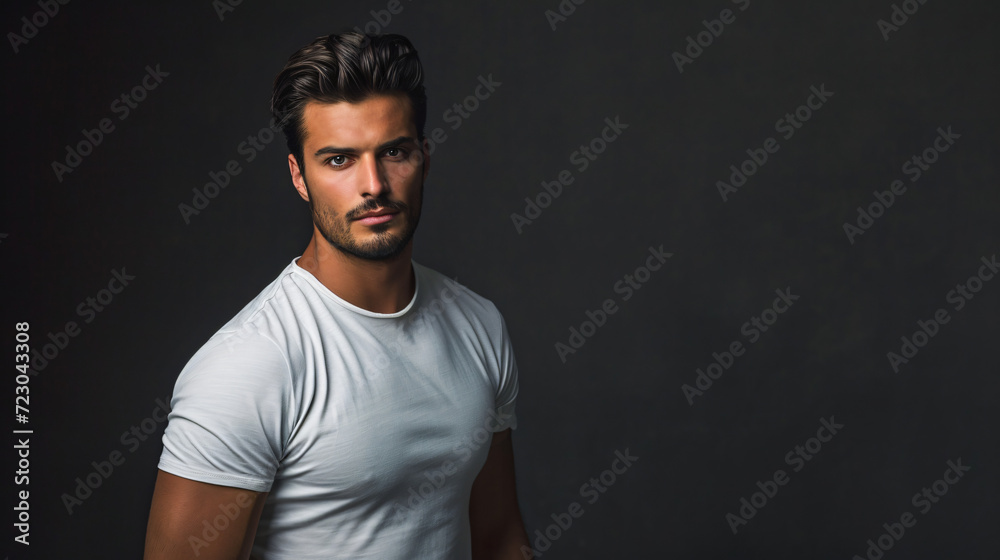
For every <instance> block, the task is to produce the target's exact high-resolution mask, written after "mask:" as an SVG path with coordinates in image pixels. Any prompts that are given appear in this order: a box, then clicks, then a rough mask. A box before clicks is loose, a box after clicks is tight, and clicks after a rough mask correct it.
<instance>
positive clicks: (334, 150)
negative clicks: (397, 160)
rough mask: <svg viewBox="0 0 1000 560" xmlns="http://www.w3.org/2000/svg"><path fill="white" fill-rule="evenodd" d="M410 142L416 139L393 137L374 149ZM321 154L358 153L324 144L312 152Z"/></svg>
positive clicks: (383, 148) (350, 149)
mask: <svg viewBox="0 0 1000 560" xmlns="http://www.w3.org/2000/svg"><path fill="white" fill-rule="evenodd" d="M411 142H416V140H415V139H414V138H413V137H412V136H400V137H398V138H394V139H392V140H389V141H388V142H384V143H382V144H379V146H378V147H377V148H376V149H375V150H376V151H378V152H381V151H382V150H388V149H389V148H398V147H399V146H401V145H403V144H406V143H411ZM323 154H353V155H357V154H358V150H357V149H356V148H338V147H336V146H326V147H323V148H320V149H318V150H316V153H315V154H313V155H315V156H316V157H319V156H321V155H323Z"/></svg>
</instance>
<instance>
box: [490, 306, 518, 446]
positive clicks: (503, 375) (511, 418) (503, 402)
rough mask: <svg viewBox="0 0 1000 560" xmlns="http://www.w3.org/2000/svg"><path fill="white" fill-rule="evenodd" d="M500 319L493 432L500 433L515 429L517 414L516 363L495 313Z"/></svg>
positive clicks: (504, 324) (506, 336)
mask: <svg viewBox="0 0 1000 560" xmlns="http://www.w3.org/2000/svg"><path fill="white" fill-rule="evenodd" d="M497 315H498V316H499V317H500V347H499V351H498V363H499V366H500V367H499V370H500V379H499V383H498V384H497V396H496V407H495V411H496V418H497V420H498V422H497V424H498V425H497V427H496V429H494V430H493V431H494V432H501V431H503V430H506V429H507V428H512V429H517V414H516V411H515V405H516V404H517V391H518V385H517V361H516V360H515V359H514V347H513V346H512V345H511V342H510V335H509V334H508V333H507V323H506V321H504V318H503V315H501V314H500V312H499V311H497Z"/></svg>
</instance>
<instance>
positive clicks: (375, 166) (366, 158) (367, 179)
mask: <svg viewBox="0 0 1000 560" xmlns="http://www.w3.org/2000/svg"><path fill="white" fill-rule="evenodd" d="M359 163H360V164H361V174H360V182H361V184H360V185H359V188H360V190H361V195H362V196H366V195H370V196H372V197H375V198H379V197H380V196H382V195H384V194H387V193H388V192H389V178H388V177H387V176H386V173H385V169H384V168H383V166H382V165H381V164H380V163H379V161H378V158H377V157H375V156H373V155H370V154H364V155H363V156H362V157H361V161H360V162H359Z"/></svg>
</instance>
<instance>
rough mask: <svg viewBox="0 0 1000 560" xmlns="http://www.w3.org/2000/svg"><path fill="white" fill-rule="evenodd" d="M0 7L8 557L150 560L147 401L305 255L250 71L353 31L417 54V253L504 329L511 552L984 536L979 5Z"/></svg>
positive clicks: (232, 0)
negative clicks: (514, 388)
mask: <svg viewBox="0 0 1000 560" xmlns="http://www.w3.org/2000/svg"><path fill="white" fill-rule="evenodd" d="M2 13H3V16H2V18H0V22H2V27H3V30H4V31H5V32H6V38H7V46H6V47H5V48H6V49H7V52H6V53H5V54H4V55H3V56H2V58H3V64H4V68H5V70H4V73H3V76H4V80H3V83H4V85H3V90H4V103H3V110H4V118H3V122H4V124H5V133H4V150H3V152H4V159H5V163H4V175H5V181H4V187H3V191H4V194H3V210H2V220H0V263H2V267H3V269H2V270H3V274H2V277H3V283H4V289H3V306H2V308H3V314H2V320H3V323H2V332H3V333H4V334H3V337H4V338H5V340H6V342H5V343H4V347H5V348H6V350H5V352H4V353H3V360H4V361H5V362H6V365H5V366H4V367H5V368H6V372H7V373H6V374H5V375H6V379H7V391H6V395H7V396H6V397H4V398H5V399H6V400H7V405H6V406H7V411H8V412H7V417H6V418H5V420H4V426H5V427H6V429H7V430H8V437H7V442H8V444H7V455H6V456H7V460H6V461H4V463H3V464H4V467H3V468H4V473H3V477H4V479H5V480H6V481H7V482H6V486H5V489H6V492H5V494H4V502H3V504H4V507H5V511H6V512H7V513H6V514H5V524H6V526H7V527H8V531H10V532H9V533H8V535H9V536H8V539H7V543H8V544H7V546H6V550H7V552H6V553H5V554H6V555H8V556H9V557H10V558H45V559H51V558H73V559H90V558H94V559H134V558H140V557H141V554H142V549H143V542H144V538H145V528H146V522H147V519H148V514H149V506H150V499H151V495H152V490H153V484H154V480H155V477H156V472H157V469H156V466H157V462H158V459H159V455H160V452H161V449H162V444H161V437H162V435H163V430H164V427H165V425H166V422H165V419H166V413H167V412H168V410H169V407H170V398H171V394H172V390H173V385H174V382H175V380H176V378H177V375H178V374H179V372H180V370H181V368H182V367H183V366H184V364H185V363H186V362H187V360H188V359H189V358H190V357H191V355H192V354H193V353H194V352H195V351H196V350H197V349H198V348H199V347H200V346H201V345H202V344H203V343H204V342H205V341H206V340H207V339H208V338H209V337H210V336H211V335H212V334H213V333H214V332H215V331H216V330H218V329H219V328H220V327H221V326H222V325H223V324H224V323H225V322H227V321H228V320H229V319H230V318H231V317H232V316H233V315H235V314H236V312H237V311H239V310H240V309H241V308H242V307H243V306H244V305H245V304H246V303H247V302H249V301H250V300H251V299H252V298H253V297H254V296H256V295H257V294H258V293H259V292H260V290H261V289H262V288H263V287H264V286H266V285H267V284H268V283H269V282H270V281H271V280H273V279H274V278H275V277H276V276H277V274H278V273H279V272H280V271H281V270H282V269H283V268H284V267H285V266H286V265H287V264H288V263H289V262H290V261H291V260H292V259H293V258H294V257H295V256H297V255H300V254H301V253H302V250H303V249H304V247H305V244H306V243H307V241H308V239H309V236H310V235H311V232H312V229H311V222H310V216H309V211H308V205H307V204H306V203H305V202H303V201H302V199H301V198H300V197H299V196H298V194H297V193H296V192H295V191H294V189H293V187H292V184H291V180H290V178H289V174H288V166H287V161H286V157H287V149H286V147H285V144H284V138H283V137H282V136H281V135H280V134H279V133H276V131H275V130H274V128H273V126H274V123H273V121H271V117H270V113H269V109H268V101H269V97H270V92H271V85H272V80H273V79H274V76H275V75H276V74H277V72H278V71H279V70H280V69H281V67H282V66H283V64H284V63H285V61H286V60H287V58H288V56H289V55H290V54H291V53H292V52H294V51H295V50H296V49H297V48H299V47H300V46H302V45H304V44H306V43H308V42H309V41H311V40H312V39H314V38H315V37H317V36H320V35H327V34H330V33H333V32H339V31H345V30H351V29H360V30H363V31H367V32H371V33H400V34H403V35H406V36H407V37H408V38H410V39H411V41H412V42H413V44H414V45H415V46H416V48H417V49H418V51H419V53H420V57H421V60H422V61H423V64H424V68H425V71H426V81H425V85H426V87H427V92H428V97H429V105H428V118H427V126H426V129H425V134H426V137H427V138H428V140H429V144H430V149H431V170H430V175H429V177H428V179H427V182H426V185H425V196H424V210H423V214H422V217H421V220H420V226H419V228H418V230H417V232H416V236H415V238H414V260H415V261H416V262H418V263H421V264H423V265H426V266H429V267H431V268H433V269H435V270H438V271H440V272H442V273H443V274H445V275H446V276H448V277H449V278H452V279H454V280H455V281H457V282H458V283H460V284H462V285H464V286H467V287H468V288H470V289H472V290H473V291H475V292H477V293H479V294H481V295H483V296H485V297H487V298H489V299H490V300H492V301H493V302H494V303H495V304H496V305H497V307H498V308H499V309H500V311H501V312H502V313H503V315H504V317H505V318H506V322H507V325H508V328H509V331H510V336H511V339H512V342H513V347H514V352H515V356H516V360H517V364H518V366H519V372H520V394H519V396H518V399H517V416H518V427H517V429H516V430H515V432H514V449H515V456H516V467H517V484H518V496H519V501H520V506H521V510H522V513H523V516H524V519H525V523H526V525H527V529H528V532H529V534H530V537H531V543H532V547H533V548H534V549H535V551H536V555H537V557H538V558H542V559H545V560H548V559H553V560H555V559H558V558H567V559H569V558H573V559H575V558H665V557H666V558H705V559H731V558H841V559H845V560H846V559H850V558H862V559H864V558H867V559H868V560H879V559H884V560H892V559H894V558H899V559H904V558H921V559H924V558H926V559H939V558H995V557H996V555H997V552H998V550H1000V547H998V545H997V541H996V538H995V536H994V534H995V528H996V524H997V522H998V521H1000V515H998V511H997V505H996V504H997V501H996V496H997V495H998V488H997V461H998V459H1000V454H998V446H997V427H998V414H997V412H996V404H995V403H996V402H997V400H998V398H1000V395H998V388H1000V383H998V377H997V373H998V367H997V338H998V334H1000V325H998V314H997V309H998V305H997V304H998V294H1000V263H998V254H1000V236H998V228H997V222H998V220H997V210H998V207H1000V195H998V189H997V185H998V177H997V163H996V162H997V159H998V143H997V140H998V130H1000V119H998V110H997V99H998V98H1000V97H998V95H997V94H998V88H997V84H998V80H997V78H998V76H997V72H998V70H997V69H998V49H997V34H996V29H995V27H996V21H997V18H998V17H1000V8H998V5H997V4H996V3H994V2H986V1H985V0H981V1H974V0H960V1H948V2H945V1H944V0H881V1H867V0H866V1H861V0H853V1H843V2H831V1H807V2H792V1H782V2H779V1H776V0H690V1H683V2H652V1H645V2H602V1H599V0H589V1H583V0H547V1H537V2H507V3H488V2H444V1H434V0H362V1H360V2H340V1H338V2H319V1H313V2H264V1H258V0H245V1H240V0H214V1H213V0H200V1H191V2H162V1H160V2H82V1H73V2H70V1H68V0H14V1H11V2H5V3H4V6H3V8H2ZM25 364H27V367H25ZM208 529H209V526H208V525H206V534H205V535H200V536H199V538H204V539H209V540H210V537H211V532H210V531H209V530H208Z"/></svg>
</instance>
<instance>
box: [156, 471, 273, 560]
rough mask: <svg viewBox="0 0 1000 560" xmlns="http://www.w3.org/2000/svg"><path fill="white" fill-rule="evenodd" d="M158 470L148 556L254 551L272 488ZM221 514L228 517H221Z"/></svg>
mask: <svg viewBox="0 0 1000 560" xmlns="http://www.w3.org/2000/svg"><path fill="white" fill-rule="evenodd" d="M158 473H159V474H158V475H157V477H156V488H155V489H154V490H153V503H152V506H151V508H150V513H149V523H148V525H147V527H146V550H145V555H144V559H145V560H172V559H175V558H191V557H194V556H197V557H198V558H199V559H205V560H215V559H226V560H229V559H232V558H240V559H245V558H248V557H249V554H250V547H251V545H252V544H253V537H254V534H255V533H256V530H257V522H258V520H259V519H260V513H261V510H262V509H263V506H264V501H265V500H266V499H267V492H253V491H250V490H244V489H242V488H233V487H230V486H219V485H216V484H208V483H205V482H198V481H195V480H189V479H187V478H182V477H179V476H176V475H173V474H170V473H168V472H166V471H162V470H160V471H158ZM220 516H222V517H224V518H225V521H222V520H217V518H218V517H220ZM219 527H221V529H220V528H219Z"/></svg>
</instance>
